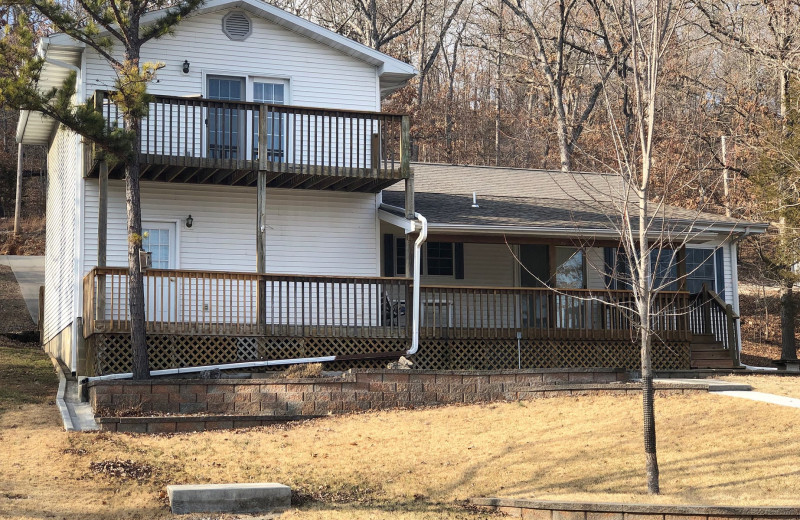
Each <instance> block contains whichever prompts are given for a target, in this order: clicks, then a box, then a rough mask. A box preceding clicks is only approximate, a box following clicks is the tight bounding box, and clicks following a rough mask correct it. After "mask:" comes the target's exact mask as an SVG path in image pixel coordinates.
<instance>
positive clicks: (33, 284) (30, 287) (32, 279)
mask: <svg viewBox="0 0 800 520" xmlns="http://www.w3.org/2000/svg"><path fill="white" fill-rule="evenodd" d="M0 265H7V266H9V267H10V268H11V271H12V272H13V273H14V277H15V278H16V279H17V283H18V284H19V288H20V291H22V297H23V298H24V299H25V305H26V306H27V307H28V312H29V313H30V315H31V318H33V322H34V323H39V286H41V285H44V257H43V256H14V255H0Z"/></svg>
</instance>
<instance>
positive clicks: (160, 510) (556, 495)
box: [0, 355, 800, 520]
mask: <svg viewBox="0 0 800 520" xmlns="http://www.w3.org/2000/svg"><path fill="white" fill-rule="evenodd" d="M39 357H40V358H41V355H40V356H39ZM0 384H5V382H2V383H0ZM53 389H54V387H53V385H52V384H51V385H50V387H49V388H48V390H49V391H52V390H53ZM656 406H657V412H658V418H657V420H658V434H659V460H660V463H661V476H662V480H661V484H662V489H663V491H664V494H663V495H662V496H660V497H656V498H653V497H649V496H647V495H646V494H645V492H644V478H643V457H642V454H641V445H642V441H641V439H640V433H639V427H640V426H639V424H640V416H641V409H640V401H639V398H638V397H637V396H626V397H609V396H602V397H564V398H552V399H543V400H537V401H530V402H525V403H502V404H491V405H475V406H453V407H447V408H438V409H429V410H412V411H395V412H375V413H368V414H363V415H352V416H340V417H330V418H326V419H321V420H316V421H310V422H305V423H301V424H296V425H293V426H283V427H272V428H259V429H253V430H249V431H238V432H234V431H223V432H208V433H199V434H181V435H172V436H134V435H127V434H107V433H101V434H81V433H69V434H68V433H65V432H63V431H61V429H60V423H59V419H58V416H57V411H56V408H55V406H53V405H52V404H50V403H49V402H47V400H38V401H37V400H34V402H25V401H24V400H23V401H14V400H13V399H12V400H11V401H10V402H7V403H6V406H5V407H4V408H5V411H2V412H0V414H2V415H0V446H2V452H0V517H11V518H45V517H50V516H51V515H55V517H57V518H69V519H71V518H76V519H77V518H81V519H99V518H110V517H113V518H143V519H144V518H147V519H149V518H165V517H169V516H170V515H169V512H168V509H167V506H166V501H165V499H164V496H163V491H164V486H165V485H166V484H168V483H204V482H247V481H277V482H282V483H285V484H288V485H291V486H292V488H293V489H295V490H297V491H298V492H299V495H300V498H301V499H303V500H304V501H305V502H304V505H302V506H301V507H299V508H298V509H294V510H292V511H290V512H288V513H286V515H285V517H286V518H292V519H295V518H297V519H310V518H313V519H328V518H333V519H337V518H364V519H366V518H378V519H384V518H386V519H388V518H400V519H409V520H411V519H423V518H424V519H434V518H450V519H456V518H465V519H467V518H470V519H471V518H483V517H486V513H477V512H473V511H469V510H467V509H464V508H463V507H462V506H461V505H460V501H463V500H464V499H466V498H469V497H473V496H498V495H499V496H513V497H536V498H542V499H592V500H599V501H635V502H662V503H663V502H675V503H707V504H758V505H795V506H796V505H798V502H800V500H799V499H798V498H797V497H798V496H800V469H798V465H797V460H798V453H800V437H798V436H797V435H796V431H797V424H798V421H800V410H796V409H790V408H784V407H778V406H774V405H769V404H765V403H757V402H751V401H745V400H741V399H733V398H729V397H724V396H719V395H707V394H702V395H691V396H688V395H687V396H676V397H668V398H660V399H658V400H657V402H656ZM113 460H131V461H133V462H134V468H133V469H134V470H139V471H141V470H143V469H144V470H145V471H143V472H142V473H143V475H142V476H141V478H140V479H139V480H136V479H128V480H126V479H123V478H119V477H116V476H110V475H108V474H105V473H102V472H100V473H98V472H93V471H92V470H91V469H90V468H91V467H92V465H93V463H94V464H97V463H102V462H104V461H113ZM148 469H149V470H150V472H148V471H147V470H148ZM184 518H185V517H184ZM206 518H207V516H206Z"/></svg>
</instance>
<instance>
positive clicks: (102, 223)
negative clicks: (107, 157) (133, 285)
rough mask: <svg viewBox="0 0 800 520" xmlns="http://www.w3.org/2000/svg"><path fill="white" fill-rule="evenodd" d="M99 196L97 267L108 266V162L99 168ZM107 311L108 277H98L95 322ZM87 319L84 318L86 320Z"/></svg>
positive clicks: (103, 316)
mask: <svg viewBox="0 0 800 520" xmlns="http://www.w3.org/2000/svg"><path fill="white" fill-rule="evenodd" d="M97 184H98V194H97V200H98V202H97V267H105V266H106V251H107V247H108V162H106V161H101V162H100V164H99V167H98V177H97ZM105 311H106V276H105V275H104V274H101V275H99V276H98V277H97V306H96V307H95V320H96V321H101V322H102V321H104V320H105ZM86 318H87V317H86V316H84V319H86Z"/></svg>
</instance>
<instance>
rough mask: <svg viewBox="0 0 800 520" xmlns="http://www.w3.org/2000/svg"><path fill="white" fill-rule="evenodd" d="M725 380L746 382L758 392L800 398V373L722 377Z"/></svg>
mask: <svg viewBox="0 0 800 520" xmlns="http://www.w3.org/2000/svg"><path fill="white" fill-rule="evenodd" d="M720 379H724V380H725V381H730V382H732V383H744V384H746V385H750V386H751V387H753V390H754V391H756V392H765V393H767V394H776V395H784V396H786V397H794V398H795V399H800V375H797V376H776V375H746V376H728V377H722V378H720Z"/></svg>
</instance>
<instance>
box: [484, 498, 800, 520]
mask: <svg viewBox="0 0 800 520" xmlns="http://www.w3.org/2000/svg"><path fill="white" fill-rule="evenodd" d="M470 502H472V503H473V504H474V505H476V506H484V507H487V508H490V509H493V510H498V511H501V512H503V513H505V514H506V515H507V516H508V517H510V518H522V519H525V520H534V519H535V520H738V519H741V520H759V519H764V520H767V519H769V520H790V519H800V507H748V506H743V507H732V506H693V505H664V504H614V503H603V502H599V503H589V502H554V501H548V500H519V499H511V498H473V499H471V500H470Z"/></svg>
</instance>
